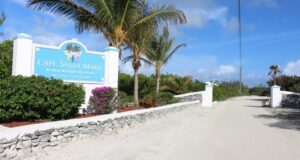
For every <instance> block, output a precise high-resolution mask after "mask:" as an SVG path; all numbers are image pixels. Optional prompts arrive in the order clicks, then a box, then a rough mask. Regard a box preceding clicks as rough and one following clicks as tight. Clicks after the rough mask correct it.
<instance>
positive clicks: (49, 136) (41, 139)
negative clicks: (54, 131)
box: [40, 134, 51, 142]
mask: <svg viewBox="0 0 300 160" xmlns="http://www.w3.org/2000/svg"><path fill="white" fill-rule="evenodd" d="M50 139H51V135H50V134H46V135H42V136H40V141H41V142H49V141H50Z"/></svg>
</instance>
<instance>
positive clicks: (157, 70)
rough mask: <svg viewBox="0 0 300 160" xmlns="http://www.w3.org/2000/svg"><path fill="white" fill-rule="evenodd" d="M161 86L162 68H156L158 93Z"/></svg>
mask: <svg viewBox="0 0 300 160" xmlns="http://www.w3.org/2000/svg"><path fill="white" fill-rule="evenodd" d="M159 88H160V70H159V69H156V93H159Z"/></svg>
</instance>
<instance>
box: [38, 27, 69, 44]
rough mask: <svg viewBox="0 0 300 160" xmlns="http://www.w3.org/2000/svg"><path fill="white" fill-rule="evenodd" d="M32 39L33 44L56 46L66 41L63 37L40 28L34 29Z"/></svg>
mask: <svg viewBox="0 0 300 160" xmlns="http://www.w3.org/2000/svg"><path fill="white" fill-rule="evenodd" d="M32 37H33V41H34V42H35V43H40V44H45V45H56V46H57V45H59V44H60V43H62V42H63V41H65V40H66V38H65V37H63V36H61V35H59V34H56V33H53V32H49V31H46V30H45V29H43V28H40V27H38V28H35V29H34V32H33V35H32Z"/></svg>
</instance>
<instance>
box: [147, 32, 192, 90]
mask: <svg viewBox="0 0 300 160" xmlns="http://www.w3.org/2000/svg"><path fill="white" fill-rule="evenodd" d="M174 40H175V39H174V38H170V34H169V30H168V28H167V27H164V29H163V33H162V34H161V35H159V36H156V37H154V38H153V40H152V41H151V42H150V44H149V46H148V48H147V51H146V53H145V56H146V58H147V59H148V60H149V62H150V64H151V65H153V66H154V67H155V75H156V93H159V89H160V79H161V69H162V67H163V66H164V65H166V64H167V63H168V61H169V60H170V59H171V57H172V56H173V55H174V54H175V53H176V51H177V50H178V49H179V48H181V47H185V46H186V44H184V43H183V44H179V45H177V46H176V47H174V48H173V49H172V47H173V45H174Z"/></svg>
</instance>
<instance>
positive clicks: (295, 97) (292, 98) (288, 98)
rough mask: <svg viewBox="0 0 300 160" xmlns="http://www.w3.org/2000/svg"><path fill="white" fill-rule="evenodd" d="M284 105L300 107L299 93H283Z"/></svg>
mask: <svg viewBox="0 0 300 160" xmlns="http://www.w3.org/2000/svg"><path fill="white" fill-rule="evenodd" d="M281 103H282V107H292V108H299V107H300V95H299V94H283V95H282V102H281Z"/></svg>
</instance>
